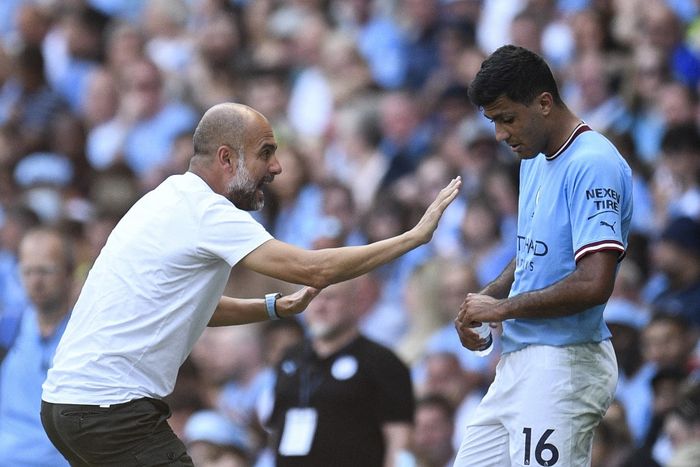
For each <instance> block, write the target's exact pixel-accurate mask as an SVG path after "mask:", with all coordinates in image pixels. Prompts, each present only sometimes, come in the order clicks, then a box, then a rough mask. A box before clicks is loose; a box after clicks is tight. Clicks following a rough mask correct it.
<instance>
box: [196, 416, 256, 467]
mask: <svg viewBox="0 0 700 467" xmlns="http://www.w3.org/2000/svg"><path fill="white" fill-rule="evenodd" d="M184 439H185V443H186V444H187V449H188V451H189V452H190V453H192V462H193V463H194V465H196V466H197V467H222V466H224V467H247V466H249V465H250V461H251V458H252V453H251V452H250V446H249V441H248V436H247V433H246V432H245V430H243V429H241V427H240V426H239V425H237V424H236V423H235V422H233V421H231V420H230V419H227V418H226V417H224V416H223V415H221V414H220V413H218V412H216V411H213V410H201V411H198V412H195V413H193V414H192V416H191V417H190V418H189V420H187V423H186V424H185V429H184Z"/></svg>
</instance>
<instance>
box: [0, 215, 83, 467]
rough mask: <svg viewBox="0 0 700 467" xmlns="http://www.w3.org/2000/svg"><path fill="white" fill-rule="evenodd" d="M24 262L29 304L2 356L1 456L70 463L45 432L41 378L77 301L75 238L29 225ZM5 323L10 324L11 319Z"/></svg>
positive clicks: (26, 462)
mask: <svg viewBox="0 0 700 467" xmlns="http://www.w3.org/2000/svg"><path fill="white" fill-rule="evenodd" d="M19 266H20V271H21V274H22V282H23V284H24V287H25V289H26V291H27V295H28V297H29V302H30V303H29V306H28V307H27V308H26V309H24V310H22V314H21V317H20V318H19V322H17V323H16V324H15V325H14V326H15V328H14V331H13V329H7V328H5V329H3V333H5V332H7V331H8V330H9V331H10V332H14V334H15V335H14V337H13V343H12V344H11V346H10V348H9V352H8V353H7V355H6V356H5V358H4V359H0V459H2V463H3V464H6V465H23V466H37V467H38V466H46V467H57V466H63V465H68V464H67V463H66V461H65V459H63V456H61V454H60V453H59V452H58V451H57V450H56V448H55V447H54V446H53V444H51V441H49V439H48V438H47V436H46V433H45V432H44V429H43V427H42V426H41V420H40V419H39V408H40V406H41V384H42V383H43V382H44V378H45V377H46V372H47V371H48V369H49V367H51V364H52V361H53V356H54V352H55V350H56V346H57V345H58V342H59V340H60V339H61V336H62V334H63V330H64V329H65V327H66V323H67V322H68V316H69V315H70V310H71V308H72V306H73V303H72V295H71V294H70V293H66V291H69V290H70V288H71V281H72V275H73V251H72V245H71V244H70V240H69V239H68V238H67V237H66V236H65V235H63V234H62V233H60V232H59V231H56V230H52V229H48V228H37V229H32V230H29V231H28V232H27V233H26V234H25V235H24V237H23V238H22V241H21V243H20V247H19ZM2 324H3V326H9V324H8V322H7V321H3V322H2Z"/></svg>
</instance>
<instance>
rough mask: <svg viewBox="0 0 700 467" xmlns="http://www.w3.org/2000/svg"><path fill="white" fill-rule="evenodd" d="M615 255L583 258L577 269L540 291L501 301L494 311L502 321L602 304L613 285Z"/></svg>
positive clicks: (569, 312) (568, 312) (566, 313)
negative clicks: (499, 315) (501, 317)
mask: <svg viewBox="0 0 700 467" xmlns="http://www.w3.org/2000/svg"><path fill="white" fill-rule="evenodd" d="M616 263H617V253H616V252H599V253H595V254H593V255H589V256H587V257H584V258H583V259H582V260H581V261H580V262H579V265H578V267H577V269H576V270H575V271H574V272H573V273H571V274H570V275H568V276H566V277H565V278H563V279H562V280H560V281H558V282H556V283H554V284H552V285H550V286H548V287H545V288H543V289H540V290H534V291H531V292H525V293H522V294H519V295H516V296H513V297H511V298H508V299H506V300H502V301H501V302H500V303H499V304H498V306H497V308H498V310H497V311H498V313H499V314H501V315H502V316H503V319H512V318H554V317H559V316H569V315H573V314H576V313H579V312H581V311H583V310H586V309H588V308H591V307H593V306H595V305H600V304H601V303H605V301H607V299H608V298H609V297H610V294H611V293H612V288H613V284H614V282H615V268H616Z"/></svg>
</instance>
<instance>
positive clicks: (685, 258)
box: [645, 217, 700, 331]
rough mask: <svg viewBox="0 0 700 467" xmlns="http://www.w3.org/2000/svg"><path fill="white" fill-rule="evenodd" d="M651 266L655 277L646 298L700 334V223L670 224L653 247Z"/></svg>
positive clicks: (680, 220) (678, 221)
mask: <svg viewBox="0 0 700 467" xmlns="http://www.w3.org/2000/svg"><path fill="white" fill-rule="evenodd" d="M652 262H653V265H654V267H655V269H656V271H657V275H656V276H655V277H654V278H652V279H651V280H650V282H649V284H648V285H647V290H646V293H647V295H646V297H645V298H646V299H647V300H648V302H649V303H650V304H651V306H652V307H653V308H654V309H655V310H657V311H660V312H664V313H667V314H672V315H677V316H680V317H682V318H683V319H684V320H685V321H687V322H688V324H690V325H691V326H692V327H693V328H694V329H695V330H696V331H697V330H700V222H698V221H696V220H693V219H691V218H688V217H679V218H677V219H674V220H672V221H671V222H670V224H669V225H668V226H667V227H666V229H665V230H664V231H663V232H662V234H661V238H660V239H659V241H658V242H657V243H656V244H655V245H654V246H653V251H652Z"/></svg>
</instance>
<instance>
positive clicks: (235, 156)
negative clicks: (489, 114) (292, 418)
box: [41, 103, 460, 467]
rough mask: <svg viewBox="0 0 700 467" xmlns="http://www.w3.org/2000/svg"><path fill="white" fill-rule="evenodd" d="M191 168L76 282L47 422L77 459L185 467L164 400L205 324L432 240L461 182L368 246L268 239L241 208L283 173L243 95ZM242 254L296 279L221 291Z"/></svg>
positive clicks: (276, 313) (284, 307) (207, 119)
mask: <svg viewBox="0 0 700 467" xmlns="http://www.w3.org/2000/svg"><path fill="white" fill-rule="evenodd" d="M193 142H194V156H193V157H192V159H191V162H190V168H189V171H188V172H186V173H185V174H182V175H174V176H172V177H169V178H168V179H167V180H165V181H164V182H163V183H162V184H161V185H159V186H158V187H157V188H156V189H154V190H153V191H151V192H150V193H148V194H146V195H145V196H144V197H143V198H141V199H140V200H139V201H138V202H137V203H136V204H135V205H134V206H133V207H132V208H131V209H130V210H129V212H128V213H127V214H126V215H125V216H124V218H123V219H122V220H121V221H120V222H119V224H118V225H117V226H116V227H115V228H114V230H113V232H112V234H111V235H110V237H109V239H108V240H107V243H106V245H105V247H104V248H103V250H102V252H101V253H100V256H99V257H98V258H97V261H96V262H95V265H94V266H93V268H92V270H91V271H90V273H89V275H88V278H87V280H86V282H85V285H84V287H83V290H82V292H81V295H80V298H79V299H78V301H77V303H76V305H75V308H74V310H73V314H72V316H71V319H70V321H69V323H68V326H67V328H66V331H65V334H64V335H63V339H62V340H61V343H60V344H59V346H58V349H57V351H56V357H55V359H54V366H53V368H52V369H51V370H49V373H48V377H47V379H46V382H45V383H44V389H43V396H42V399H43V404H42V414H41V415H42V422H43V424H44V428H45V429H46V432H47V434H48V435H49V438H50V439H51V441H52V442H53V443H54V444H55V445H56V447H57V448H58V449H59V451H61V453H62V454H63V455H64V456H65V457H66V458H67V459H68V460H69V461H70V462H71V464H72V465H100V466H108V465H113V466H120V467H121V466H127V465H192V461H191V459H190V458H189V456H188V455H187V453H186V452H185V447H184V445H183V443H182V442H181V441H180V440H179V439H178V438H177V437H176V436H175V434H174V433H173V432H172V430H171V429H170V427H169V425H168V423H167V418H168V416H169V408H168V406H167V405H166V404H165V403H164V402H163V401H162V398H163V397H165V396H166V395H168V394H169V393H170V392H171V391H172V390H173V387H174V385H175V377H176V375H177V371H178V368H179V367H180V365H181V364H182V362H183V361H184V360H185V358H186V357H187V355H188V354H189V353H190V351H191V349H192V346H193V345H194V342H195V341H196V340H197V338H198V337H199V336H200V334H201V333H202V331H203V330H204V328H205V326H207V325H210V326H211V325H214V326H221V325H234V324H243V323H250V322H254V321H262V320H265V319H267V318H268V317H269V318H270V319H276V318H278V317H280V316H282V317H284V316H289V315H292V314H295V313H299V312H301V311H303V310H304V308H305V307H306V305H307V304H308V303H309V301H310V300H311V299H313V297H314V296H316V294H318V292H319V290H320V289H322V288H323V287H325V286H327V285H329V284H332V283H336V282H340V281H344V280H347V279H350V278H353V277H356V276H359V275H361V274H364V273H366V272H368V271H370V270H372V269H374V268H376V267H378V266H380V265H382V264H385V263H387V262H388V261H391V260H393V259H394V258H396V257H398V256H400V255H402V254H404V253H406V252H407V251H409V250H411V249H413V248H416V247H417V246H419V245H422V244H424V243H426V242H428V241H429V240H430V239H431V237H432V234H433V231H434V230H435V228H436V227H437V223H438V221H439V219H440V216H441V215H442V213H443V211H444V210H445V208H446V207H447V206H448V205H449V204H450V202H451V201H452V200H453V199H454V198H455V196H456V195H457V191H458V189H459V185H460V180H459V179H455V180H452V181H451V182H450V184H449V185H447V186H446V187H445V188H444V189H443V190H442V191H441V192H440V194H439V195H438V196H437V198H436V199H435V201H434V202H433V204H432V205H431V206H430V207H429V208H428V209H427V210H426V212H425V214H424V216H423V218H422V219H421V220H420V221H419V222H418V224H416V226H415V227H414V228H413V229H411V230H409V231H407V232H405V233H403V234H401V235H399V236H396V237H393V238H389V239H386V240H383V241H380V242H376V243H373V244H370V245H363V246H357V247H346V248H338V249H325V250H315V251H309V250H303V249H300V248H297V247H294V246H291V245H289V244H285V243H283V242H280V241H278V240H275V239H273V238H272V236H271V235H270V234H269V233H268V232H266V231H265V229H264V228H263V227H262V226H261V225H260V224H258V223H257V222H256V221H255V220H254V219H253V218H252V217H251V216H250V214H249V213H248V212H246V211H252V210H256V209H260V208H261V207H262V205H263V202H264V195H263V192H262V190H261V188H262V186H263V184H265V183H269V182H271V181H272V180H273V179H274V176H275V175H277V174H279V173H280V172H281V171H282V167H281V166H280V164H279V161H278V160H277V158H276V156H275V150H276V148H277V144H276V142H275V138H274V136H273V133H272V128H271V126H270V124H269V122H268V121H267V119H266V118H265V117H264V116H262V115H261V114H260V113H258V112H257V111H255V110H253V109H251V108H249V107H246V106H244V105H239V104H231V103H227V104H220V105H216V106H214V107H212V108H211V109H209V110H208V111H207V112H206V113H205V114H204V116H203V117H202V119H201V121H200V122H199V125H198V126H197V129H196V130H195V133H194V137H193ZM239 262H240V263H241V264H242V265H243V266H245V267H247V268H250V269H252V270H254V271H256V272H258V273H261V274H265V275H267V276H270V277H274V278H276V279H280V280H284V281H287V282H290V283H295V284H304V285H307V286H308V287H304V288H302V289H301V290H299V291H298V292H296V293H294V294H292V295H289V296H286V297H281V298H280V297H279V295H278V294H268V295H267V296H266V298H265V299H264V300H262V299H248V300H243V299H235V298H230V297H222V293H223V291H224V287H225V285H226V283H227V281H228V277H229V273H230V270H231V268H232V267H233V266H234V265H235V264H237V263H239Z"/></svg>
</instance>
